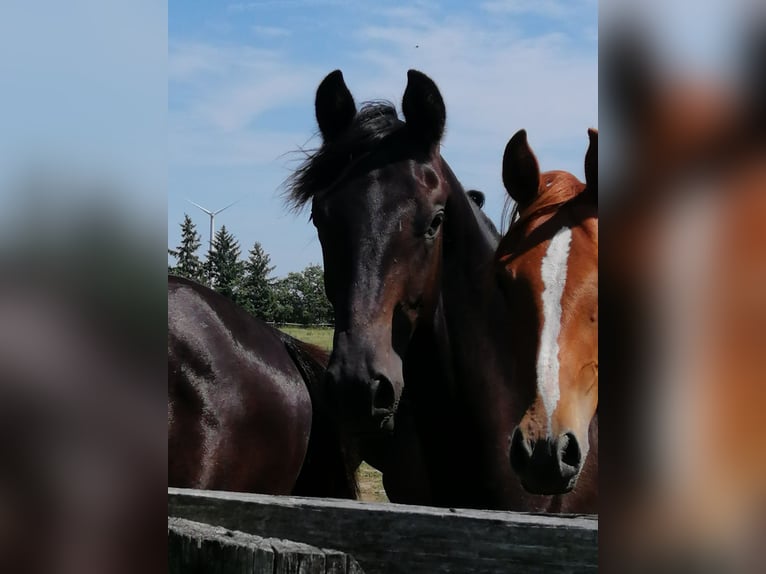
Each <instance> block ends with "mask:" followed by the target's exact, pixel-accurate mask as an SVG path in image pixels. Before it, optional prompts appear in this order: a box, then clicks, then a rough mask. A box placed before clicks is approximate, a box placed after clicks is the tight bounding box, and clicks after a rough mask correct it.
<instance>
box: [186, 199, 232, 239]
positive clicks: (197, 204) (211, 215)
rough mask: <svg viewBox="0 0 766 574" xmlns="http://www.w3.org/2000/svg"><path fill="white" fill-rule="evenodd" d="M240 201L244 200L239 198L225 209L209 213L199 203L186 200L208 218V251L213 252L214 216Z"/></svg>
mask: <svg viewBox="0 0 766 574" xmlns="http://www.w3.org/2000/svg"><path fill="white" fill-rule="evenodd" d="M242 199H244V198H242V197H240V198H239V199H238V200H236V201H233V202H231V203H230V204H229V205H227V206H226V207H222V208H221V209H219V210H218V211H210V210H209V209H205V208H204V207H202V206H201V205H200V204H199V203H194V202H193V201H192V200H191V199H187V200H186V201H188V202H189V203H191V204H192V205H195V206H197V207H199V208H200V209H201V210H202V211H204V212H205V213H207V214H208V215H209V216H210V241H209V244H210V251H213V220H215V216H216V215H218V214H219V213H221V212H222V211H224V210H226V209H229V208H230V207H231V206H232V205H234V204H235V203H239V202H240V201H241V200H242Z"/></svg>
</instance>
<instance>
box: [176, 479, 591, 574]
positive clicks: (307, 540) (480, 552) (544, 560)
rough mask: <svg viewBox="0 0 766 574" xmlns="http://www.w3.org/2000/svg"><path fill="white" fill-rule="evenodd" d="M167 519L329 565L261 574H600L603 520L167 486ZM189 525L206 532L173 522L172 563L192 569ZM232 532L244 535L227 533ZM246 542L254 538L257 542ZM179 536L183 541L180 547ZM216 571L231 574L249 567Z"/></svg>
mask: <svg viewBox="0 0 766 574" xmlns="http://www.w3.org/2000/svg"><path fill="white" fill-rule="evenodd" d="M168 516H170V517H175V518H182V519H186V520H191V521H196V522H198V523H203V524H207V525H213V526H217V527H221V528H218V529H213V530H212V531H211V533H210V537H211V538H212V539H215V540H217V545H218V546H216V547H215V548H218V547H223V546H225V544H224V542H225V541H226V540H229V541H235V540H238V541H240V542H241V543H242V544H244V545H247V544H250V545H251V547H253V548H255V547H256V546H258V545H259V544H260V545H261V546H262V547H264V548H266V549H267V550H266V552H267V553H268V548H269V547H270V548H271V549H272V550H271V554H272V555H273V556H274V559H273V560H272V562H271V564H276V563H277V562H278V561H279V558H278V556H279V551H280V548H282V550H285V552H286V553H285V556H287V554H289V552H290V549H289V548H288V547H284V546H280V545H279V544H277V547H276V548H275V547H274V544H273V541H271V542H270V541H269V540H264V539H282V541H284V540H289V541H293V542H297V543H300V544H301V545H303V546H300V548H299V549H298V553H299V554H301V553H302V554H304V555H305V554H306V553H309V554H310V553H314V554H321V555H323V556H325V558H324V559H321V560H318V562H321V565H320V566H317V568H316V569H309V567H308V566H306V565H307V564H308V562H310V561H311V560H309V559H306V560H304V566H302V567H295V568H294V569H292V570H290V569H287V570H277V569H268V568H269V567H268V566H266V567H265V569H264V570H260V571H263V572H269V573H270V574H271V573H272V572H277V571H279V572H282V571H285V572H288V571H289V572H305V573H313V572H321V573H325V572H327V573H329V572H338V573H339V574H340V573H341V572H349V573H351V572H360V571H364V572H365V573H367V574H384V573H385V574H388V573H392V574H394V573H400V572H401V573H408V574H410V573H413V574H418V573H424V574H430V573H432V572H433V573H436V572H454V573H457V572H466V573H500V572H502V573H513V572H520V573H524V574H534V573H543V572H546V573H547V572H555V573H579V572H595V571H597V569H598V520H597V518H596V517H595V516H557V515H543V514H529V513H517V512H496V511H479V510H462V509H458V510H456V509H442V508H430V507H422V506H409V505H399V504H377V503H370V502H358V501H347V500H334V499H316V498H297V497H280V496H266V495H258V494H241V493H232V492H214V491H204V490H187V489H176V488H170V489H168ZM174 528H175V531H173V529H174ZM183 528H191V531H193V530H194V528H197V529H199V528H200V526H195V525H189V524H185V523H183V522H178V521H176V522H173V521H169V529H170V530H171V542H170V546H169V564H170V565H173V564H180V563H182V561H183V560H187V563H188V560H189V558H188V556H187V557H186V558H184V557H183V556H180V555H179V552H183V549H184V548H186V551H187V552H188V551H193V552H197V553H198V552H199V551H202V548H203V546H204V545H203V544H201V543H200V542H196V543H194V542H191V543H190V542H189V541H191V540H197V541H199V540H202V539H203V538H205V536H207V534H205V533H204V532H203V531H202V530H198V531H197V532H196V534H195V533H194V532H191V534H189V532H190V531H186V534H184V531H183ZM227 529H228V530H229V531H238V533H237V534H231V533H227ZM247 535H250V536H251V537H255V538H250V539H248V538H247ZM173 536H176V537H179V538H178V539H176V541H175V542H173V540H174V539H173ZM184 536H185V538H184ZM243 536H245V538H242V537H243ZM182 539H183V540H186V542H185V543H183V542H182ZM184 544H185V546H184ZM280 544H281V543H280ZM240 546H241V545H240ZM309 548H313V550H309ZM327 549H331V550H327ZM216 551H217V550H216ZM204 552H207V551H204ZM344 555H347V556H348V558H344V557H343V556H344ZM211 557H212V555H210V556H209V558H211ZM328 557H329V558H328ZM291 560H292V561H293V563H296V562H295V561H296V560H297V559H293V558H283V559H282V563H284V564H287V563H290V561H291ZM250 563H252V561H251V562H250ZM342 568H345V570H343V569H342ZM184 571H186V572H192V571H200V572H201V571H205V570H195V569H194V568H189V569H186V570H184ZM215 571H216V572H221V573H222V574H224V573H228V572H244V571H245V570H241V569H239V570H237V569H232V570H221V569H216V570H215ZM248 571H249V572H257V571H259V570H252V569H250V570H248Z"/></svg>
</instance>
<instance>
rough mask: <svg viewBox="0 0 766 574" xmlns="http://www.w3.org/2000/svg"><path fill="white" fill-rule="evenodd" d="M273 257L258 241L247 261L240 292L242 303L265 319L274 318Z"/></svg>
mask: <svg viewBox="0 0 766 574" xmlns="http://www.w3.org/2000/svg"><path fill="white" fill-rule="evenodd" d="M269 263H271V257H269V255H268V253H266V252H265V251H264V250H263V247H262V246H261V244H260V243H258V242H257V241H256V242H255V245H253V248H252V249H251V250H250V253H249V257H248V260H247V261H246V262H245V277H244V280H243V282H242V290H241V293H240V297H239V299H240V303H241V305H242V306H243V307H244V308H245V309H246V310H247V311H248V312H250V313H252V314H253V315H255V316H256V317H259V318H261V319H263V320H265V321H273V320H274V306H275V295H274V290H273V284H274V280H273V279H272V278H270V277H269V276H270V275H271V272H272V271H274V266H270V265H269Z"/></svg>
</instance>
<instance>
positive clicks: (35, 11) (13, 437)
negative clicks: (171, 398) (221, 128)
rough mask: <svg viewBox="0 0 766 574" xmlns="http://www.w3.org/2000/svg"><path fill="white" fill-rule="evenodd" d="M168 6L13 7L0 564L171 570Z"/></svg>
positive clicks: (4, 222) (3, 231)
mask: <svg viewBox="0 0 766 574" xmlns="http://www.w3.org/2000/svg"><path fill="white" fill-rule="evenodd" d="M166 63H167V7H166V6H165V5H164V3H161V2H153V1H151V0H135V1H131V2H114V1H105V2H101V1H98V2H94V1H88V0H73V1H71V2H34V3H33V2H21V1H17V0H8V1H7V2H3V5H2V9H0V94H2V95H0V102H2V105H0V572H7V573H11V572H18V573H22V572H51V573H59V572H61V573H72V574H74V573H94V574H95V573H107V572H126V573H127V572H134V573H135V572H160V571H164V570H165V569H166V564H167V558H166V549H165V545H166V542H165V541H166V537H167V534H166V528H167V527H166V501H167V490H166V480H167V479H166V476H167V462H166V459H167V455H166V444H167V438H166V436H167V434H166V433H167V431H166V425H167V423H166V398H165V397H166V394H167V393H166V385H167V383H166V380H167V378H166V373H165V370H166V366H165V365H166V362H165V361H166V359H165V357H164V340H165V329H166V319H165V309H166V295H165V285H166V275H165V273H166V267H165V265H166V263H165V259H166V255H165V254H166V241H167V240H166V237H167V233H166V223H165V222H166V219H165V216H166V179H167V175H166V174H167V164H166V148H167V130H166V126H165V118H166V111H167V70H166V67H167V65H166Z"/></svg>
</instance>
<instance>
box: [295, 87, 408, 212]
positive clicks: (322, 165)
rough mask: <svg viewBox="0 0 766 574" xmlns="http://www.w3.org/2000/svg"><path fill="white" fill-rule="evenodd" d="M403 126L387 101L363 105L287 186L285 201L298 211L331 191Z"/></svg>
mask: <svg viewBox="0 0 766 574" xmlns="http://www.w3.org/2000/svg"><path fill="white" fill-rule="evenodd" d="M404 125H405V123H404V122H403V121H402V120H400V119H399V117H398V115H397V113H396V108H395V107H394V105H393V104H392V103H391V102H388V101H373V102H365V103H364V104H363V105H362V108H361V109H360V110H359V112H358V113H357V114H356V116H355V117H354V121H353V123H352V124H351V126H350V127H349V128H348V129H347V130H346V131H345V132H344V133H343V134H342V135H341V136H340V137H339V138H338V139H337V140H336V141H334V142H332V143H326V142H325V143H323V144H322V146H321V147H320V148H319V149H318V150H316V151H315V152H313V153H311V152H304V153H307V155H308V157H307V158H306V160H305V161H304V162H303V164H302V165H301V166H300V167H299V168H298V169H297V170H296V171H295V173H294V174H293V175H291V176H290V178H289V179H288V180H287V182H286V192H285V195H286V201H287V203H288V205H290V207H291V208H292V209H294V210H296V211H299V210H300V209H301V208H302V207H303V206H304V205H306V203H308V202H309V201H310V200H311V199H312V198H313V197H314V196H315V195H316V194H317V193H318V192H320V191H322V190H324V189H326V188H328V187H330V186H331V185H332V184H333V183H334V182H335V181H337V180H338V179H339V178H340V177H342V176H343V175H344V174H345V173H346V172H347V171H348V169H349V168H350V167H351V166H352V165H353V164H354V163H355V160H357V159H358V158H360V157H362V156H364V155H365V154H366V153H367V152H369V151H370V150H372V149H373V148H374V147H375V146H376V144H378V143H379V142H380V141H381V140H382V139H383V138H385V137H387V136H389V135H391V134H393V133H395V132H397V131H399V130H401V129H402V128H403V127H404Z"/></svg>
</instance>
